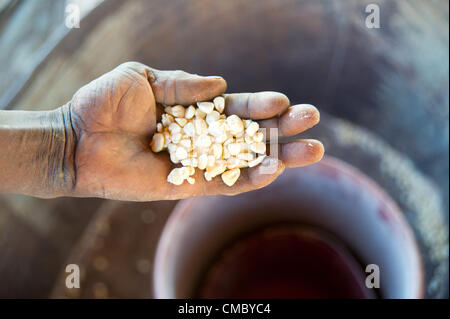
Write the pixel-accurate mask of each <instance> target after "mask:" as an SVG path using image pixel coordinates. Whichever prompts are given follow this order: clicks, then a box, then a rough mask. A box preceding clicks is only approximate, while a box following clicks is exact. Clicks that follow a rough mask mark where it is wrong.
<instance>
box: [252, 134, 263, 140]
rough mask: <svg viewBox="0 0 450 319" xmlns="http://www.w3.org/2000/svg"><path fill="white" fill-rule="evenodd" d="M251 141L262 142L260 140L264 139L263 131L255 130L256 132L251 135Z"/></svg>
mask: <svg viewBox="0 0 450 319" xmlns="http://www.w3.org/2000/svg"><path fill="white" fill-rule="evenodd" d="M253 141H255V142H262V141H264V133H263V132H256V134H255V135H254V136H253Z"/></svg>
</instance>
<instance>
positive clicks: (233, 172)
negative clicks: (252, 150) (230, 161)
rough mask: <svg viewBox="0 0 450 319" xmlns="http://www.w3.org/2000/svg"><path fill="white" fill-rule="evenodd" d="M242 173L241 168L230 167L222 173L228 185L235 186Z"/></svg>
mask: <svg viewBox="0 0 450 319" xmlns="http://www.w3.org/2000/svg"><path fill="white" fill-rule="evenodd" d="M240 175H241V170H240V169H239V168H233V169H230V170H228V171H226V172H224V173H223V174H222V180H223V182H224V183H225V184H227V185H228V186H230V187H231V186H233V185H234V183H236V181H237V180H238V178H239V176H240Z"/></svg>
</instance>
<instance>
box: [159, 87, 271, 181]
mask: <svg viewBox="0 0 450 319" xmlns="http://www.w3.org/2000/svg"><path fill="white" fill-rule="evenodd" d="M224 109H225V99H224V97H222V96H218V97H216V98H214V100H213V102H198V103H197V107H195V106H193V105H191V106H189V107H187V108H185V107H184V106H182V105H175V106H166V107H165V109H164V112H165V113H164V114H163V115H162V118H161V123H158V124H157V126H156V130H157V133H155V134H154V135H153V139H152V142H151V148H152V150H153V152H160V151H163V150H167V151H168V152H169V154H170V160H171V161H172V163H174V164H179V163H181V165H183V167H178V168H174V169H173V170H172V171H171V172H170V173H169V175H168V176H167V181H168V182H170V183H172V184H175V185H181V184H183V182H184V180H187V182H188V183H190V184H194V183H195V178H194V177H192V175H194V173H195V168H198V169H200V170H204V171H205V172H204V177H205V179H206V180H207V181H208V182H209V181H211V180H212V179H213V178H214V177H216V176H218V175H221V177H222V180H223V182H224V183H225V184H226V185H228V186H233V185H234V183H236V181H237V180H238V178H239V176H240V173H241V171H240V169H241V168H245V167H254V166H256V165H258V164H260V163H261V162H262V161H263V160H264V158H265V157H266V144H265V143H264V134H263V132H261V131H260V129H259V125H258V123H256V122H254V121H252V120H242V119H241V118H239V117H238V116H237V115H230V116H228V117H227V116H226V115H225V114H222V113H223V111H224Z"/></svg>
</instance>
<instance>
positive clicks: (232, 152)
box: [227, 143, 241, 156]
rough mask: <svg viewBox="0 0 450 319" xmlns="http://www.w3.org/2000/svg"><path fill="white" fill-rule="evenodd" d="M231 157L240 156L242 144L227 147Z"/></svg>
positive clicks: (231, 144) (232, 144)
mask: <svg viewBox="0 0 450 319" xmlns="http://www.w3.org/2000/svg"><path fill="white" fill-rule="evenodd" d="M227 147H228V151H229V152H230V155H233V156H235V155H238V154H239V153H240V152H241V143H230V144H228V145H227Z"/></svg>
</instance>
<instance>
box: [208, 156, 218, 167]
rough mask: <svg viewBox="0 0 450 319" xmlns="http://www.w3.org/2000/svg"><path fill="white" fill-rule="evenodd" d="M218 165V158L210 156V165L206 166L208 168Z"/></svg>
mask: <svg viewBox="0 0 450 319" xmlns="http://www.w3.org/2000/svg"><path fill="white" fill-rule="evenodd" d="M215 164H216V158H215V157H214V156H212V155H208V163H207V164H206V168H208V167H212V166H214V165H215Z"/></svg>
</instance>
